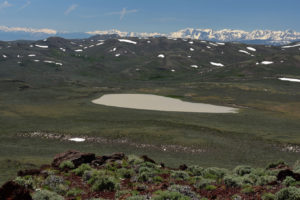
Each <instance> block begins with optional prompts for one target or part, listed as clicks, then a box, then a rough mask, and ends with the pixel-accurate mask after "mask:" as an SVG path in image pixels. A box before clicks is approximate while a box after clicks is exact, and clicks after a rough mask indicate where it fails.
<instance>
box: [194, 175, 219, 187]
mask: <svg viewBox="0 0 300 200" xmlns="http://www.w3.org/2000/svg"><path fill="white" fill-rule="evenodd" d="M212 183H215V180H213V179H206V178H204V179H201V180H200V181H198V182H197V183H196V184H195V187H196V188H199V189H204V188H205V187H206V186H208V185H211V184H212Z"/></svg>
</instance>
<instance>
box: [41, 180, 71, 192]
mask: <svg viewBox="0 0 300 200" xmlns="http://www.w3.org/2000/svg"><path fill="white" fill-rule="evenodd" d="M43 187H44V188H47V189H49V190H52V191H54V192H56V193H58V194H64V193H65V192H66V191H67V190H68V187H67V184H66V182H65V180H64V179H63V178H62V177H60V176H56V175H50V176H48V177H47V178H46V179H45V181H44V183H43Z"/></svg>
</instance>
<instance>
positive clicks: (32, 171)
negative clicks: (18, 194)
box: [18, 169, 41, 177]
mask: <svg viewBox="0 0 300 200" xmlns="http://www.w3.org/2000/svg"><path fill="white" fill-rule="evenodd" d="M40 173H41V170H40V169H25V170H20V171H18V176H22V177H23V176H28V175H30V176H33V175H39V174H40Z"/></svg>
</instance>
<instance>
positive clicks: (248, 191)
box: [241, 186, 254, 194]
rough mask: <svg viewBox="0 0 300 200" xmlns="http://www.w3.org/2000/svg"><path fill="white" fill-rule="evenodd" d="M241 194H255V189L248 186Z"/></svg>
mask: <svg viewBox="0 0 300 200" xmlns="http://www.w3.org/2000/svg"><path fill="white" fill-rule="evenodd" d="M241 192H242V193H245V194H250V193H253V192H254V189H253V187H251V186H247V187H245V188H243V189H242V190H241Z"/></svg>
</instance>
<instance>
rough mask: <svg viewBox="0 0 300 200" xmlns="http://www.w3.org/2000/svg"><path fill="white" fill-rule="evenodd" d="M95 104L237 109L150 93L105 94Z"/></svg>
mask: <svg viewBox="0 0 300 200" xmlns="http://www.w3.org/2000/svg"><path fill="white" fill-rule="evenodd" d="M92 102H93V103H95V104H100V105H105V106H114V107H122V108H132V109H142V110H155V111H173V112H193V113H237V112H238V109H236V108H231V107H225V106H215V105H211V104H205V103H190V102H185V101H181V100H179V99H174V98H169V97H163V96H157V95H151V94H106V95H103V96H102V97H100V98H98V99H95V100H93V101H92Z"/></svg>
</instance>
